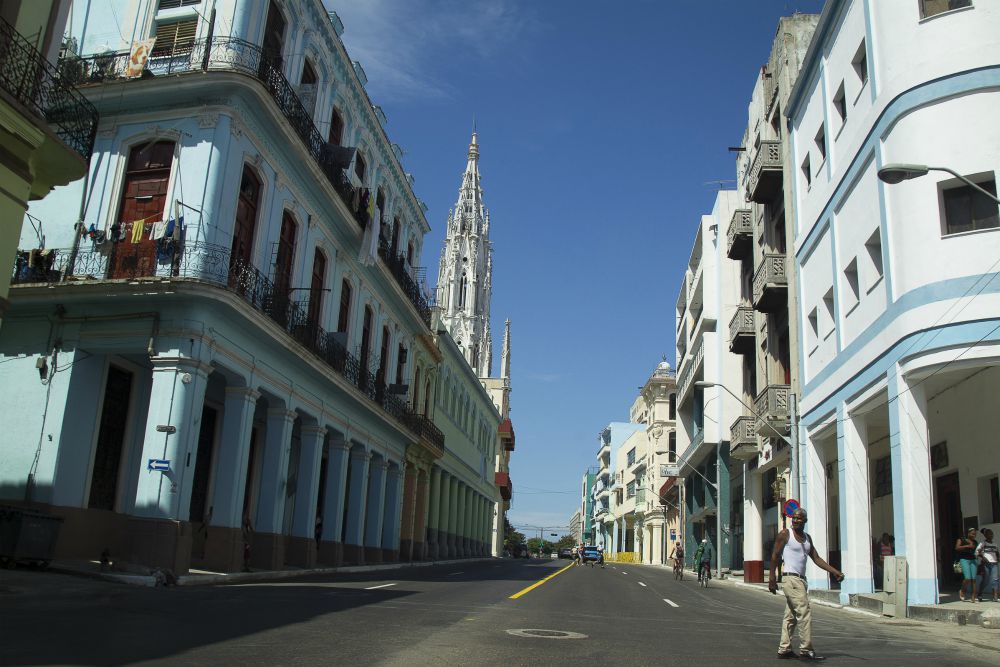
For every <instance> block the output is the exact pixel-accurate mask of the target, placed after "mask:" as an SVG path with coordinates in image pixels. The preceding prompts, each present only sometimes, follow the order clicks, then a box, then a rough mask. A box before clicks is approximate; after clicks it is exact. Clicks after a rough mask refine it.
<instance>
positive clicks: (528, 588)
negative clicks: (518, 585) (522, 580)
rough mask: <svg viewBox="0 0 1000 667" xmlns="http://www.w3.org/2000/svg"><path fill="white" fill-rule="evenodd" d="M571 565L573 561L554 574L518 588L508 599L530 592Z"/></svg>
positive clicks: (514, 598)
mask: <svg viewBox="0 0 1000 667" xmlns="http://www.w3.org/2000/svg"><path fill="white" fill-rule="evenodd" d="M571 567H573V563H570V564H569V565H567V566H566V567H564V568H563V569H561V570H559V571H558V572H556V573H555V574H550V575H549V576H547V577H545V578H544V579H542V580H541V581H536V582H535V583H533V584H531V585H530V586H528V587H527V588H525V589H523V590H520V591H518V592H517V593H514V594H513V595H511V596H510V599H511V600H516V599H517V598H519V597H521V596H522V595H524V594H525V593H528V592H530V591H533V590H535V589H536V588H538V587H539V586H541V585H542V584H544V583H545V582H546V581H548V580H549V579H551V578H552V577H554V576H556V575H559V574H562V573H563V572H565V571H566V570H568V569H569V568H571Z"/></svg>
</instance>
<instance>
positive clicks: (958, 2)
mask: <svg viewBox="0 0 1000 667" xmlns="http://www.w3.org/2000/svg"><path fill="white" fill-rule="evenodd" d="M971 6H972V0H920V18H922V19H926V18H929V17H931V16H937V15H938V14H943V13H944V12H950V11H951V10H953V9H961V8H962V7H971Z"/></svg>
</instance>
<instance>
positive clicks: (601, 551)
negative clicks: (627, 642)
mask: <svg viewBox="0 0 1000 667" xmlns="http://www.w3.org/2000/svg"><path fill="white" fill-rule="evenodd" d="M597 564H598V565H600V566H601V569H602V570H603V569H604V547H597ZM993 594H994V595H996V589H994V591H993Z"/></svg>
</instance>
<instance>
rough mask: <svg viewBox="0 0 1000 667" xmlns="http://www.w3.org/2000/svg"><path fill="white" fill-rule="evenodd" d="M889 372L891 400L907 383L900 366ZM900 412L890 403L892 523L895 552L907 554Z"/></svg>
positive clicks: (894, 404)
mask: <svg viewBox="0 0 1000 667" xmlns="http://www.w3.org/2000/svg"><path fill="white" fill-rule="evenodd" d="M887 374H888V376H889V377H888V380H889V387H888V390H889V391H888V395H889V401H895V399H897V398H899V394H900V391H906V385H905V382H903V378H901V377H900V376H899V368H898V367H894V368H893V369H891V370H890V371H888V372H887ZM899 412H900V411H899V404H898V403H895V402H893V403H891V404H890V405H889V459H890V465H891V467H892V490H893V495H892V525H893V526H894V527H895V531H894V532H895V533H896V550H895V553H897V554H906V531H905V530H903V529H902V528H903V527H904V526H906V508H905V507H903V505H904V503H903V493H902V491H903V488H904V486H906V481H904V480H903V457H902V447H903V440H902V437H901V434H902V429H903V427H902V424H900V414H899Z"/></svg>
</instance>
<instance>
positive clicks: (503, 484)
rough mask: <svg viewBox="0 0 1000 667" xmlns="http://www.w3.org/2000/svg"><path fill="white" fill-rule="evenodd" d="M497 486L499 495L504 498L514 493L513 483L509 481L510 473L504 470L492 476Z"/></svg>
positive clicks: (506, 498)
mask: <svg viewBox="0 0 1000 667" xmlns="http://www.w3.org/2000/svg"><path fill="white" fill-rule="evenodd" d="M494 481H495V482H496V485H497V488H498V489H500V497H501V498H503V499H504V500H510V497H511V496H512V495H513V493H514V485H513V483H512V482H511V481H510V475H509V474H508V473H505V472H498V473H497V474H496V476H495V478H494Z"/></svg>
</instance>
